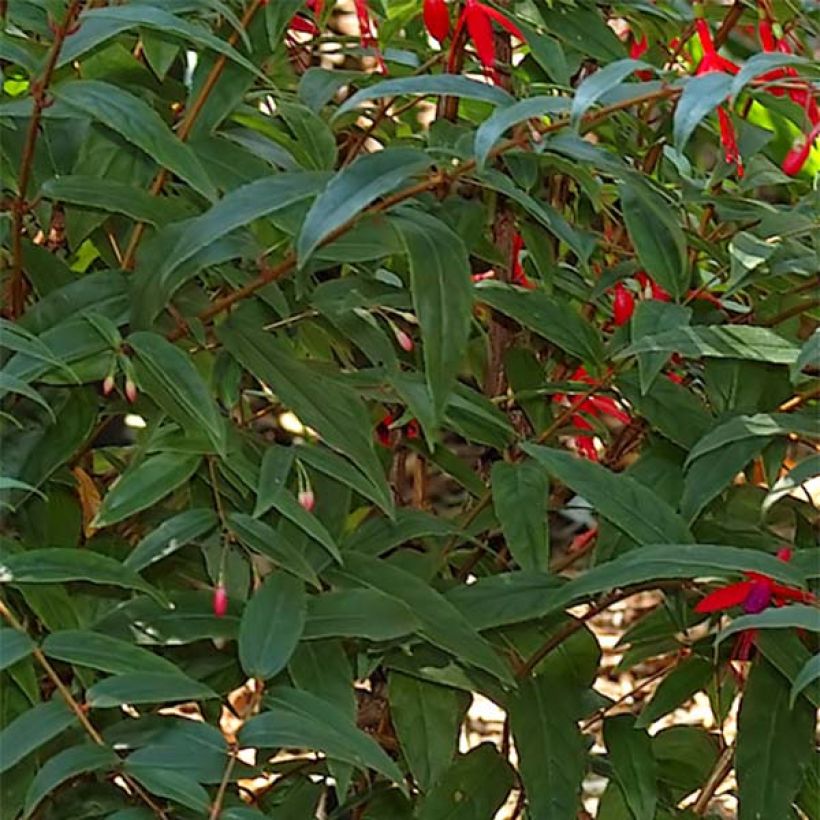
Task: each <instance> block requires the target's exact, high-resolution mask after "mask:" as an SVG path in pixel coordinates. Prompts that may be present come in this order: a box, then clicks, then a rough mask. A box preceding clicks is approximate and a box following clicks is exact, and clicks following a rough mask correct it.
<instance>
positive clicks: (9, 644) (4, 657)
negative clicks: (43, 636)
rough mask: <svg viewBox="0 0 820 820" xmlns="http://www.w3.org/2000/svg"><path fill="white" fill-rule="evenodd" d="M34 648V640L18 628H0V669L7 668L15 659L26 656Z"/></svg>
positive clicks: (15, 661)
mask: <svg viewBox="0 0 820 820" xmlns="http://www.w3.org/2000/svg"><path fill="white" fill-rule="evenodd" d="M33 649H34V641H32V640H31V638H29V636H28V635H26V633H25V632H21V631H20V630H19V629H0V670H2V669H8V667H9V666H11V665H12V664H15V663H17V661H19V660H22V659H23V658H27V657H28V656H29V655H30V654H31V652H32V650H33Z"/></svg>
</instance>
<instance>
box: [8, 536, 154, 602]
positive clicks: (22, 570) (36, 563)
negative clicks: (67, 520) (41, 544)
mask: <svg viewBox="0 0 820 820" xmlns="http://www.w3.org/2000/svg"><path fill="white" fill-rule="evenodd" d="M64 581H86V582H88V583H91V584H103V585H111V586H116V587H124V588H125V589H138V590H140V591H142V592H147V593H148V594H149V595H151V596H152V597H153V598H155V599H157V600H158V601H162V600H163V599H162V597H161V596H160V594H159V593H158V592H157V590H156V589H154V587H152V586H151V584H149V583H148V582H147V581H144V580H143V579H142V578H140V576H139V575H137V573H136V572H134V571H133V570H132V569H130V568H129V567H125V566H123V565H122V564H121V563H120V562H119V561H115V560H114V559H113V558H109V557H108V556H107V555H101V554H99V553H96V552H92V551H91V550H90V549H83V550H80V549H73V548H72V549H62V548H60V547H49V548H46V549H39V550H27V551H26V552H18V553H17V554H15V555H7V556H5V557H4V558H3V559H2V561H1V562H0V583H7V584H53V583H55V582H64Z"/></svg>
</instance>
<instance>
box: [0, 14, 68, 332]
mask: <svg viewBox="0 0 820 820" xmlns="http://www.w3.org/2000/svg"><path fill="white" fill-rule="evenodd" d="M82 5H83V2H82V0H72V2H71V4H70V5H69V7H68V9H67V10H66V13H65V17H64V18H63V22H62V23H61V24H60V25H59V26H58V27H57V28H56V29H55V31H54V42H53V43H52V44H51V50H50V51H49V53H48V57H47V59H46V64H45V67H44V68H43V73H42V76H41V77H39V78H38V79H36V80H33V81H32V83H31V85H30V88H31V96H32V99H33V101H34V108H33V110H32V112H31V117H30V118H29V121H28V131H27V132H26V141H25V143H24V144H23V153H22V159H21V160H20V174H19V178H18V182H17V198H16V199H15V200H14V205H13V208H12V228H11V275H10V277H9V283H8V301H7V305H8V315H9V318H11V319H16V318H17V317H18V316H19V315H20V314H21V313H22V312H23V307H24V304H25V298H26V286H25V282H24V280H23V217H24V215H25V213H26V211H27V210H28V208H27V206H26V192H27V190H28V184H29V180H30V179H31V170H32V166H33V164H34V150H35V148H36V145H37V135H38V134H39V133H40V120H41V119H42V116H43V109H45V108H46V107H47V106H48V104H49V103H48V100H47V95H48V88H49V86H50V85H51V79H52V77H53V76H54V71H55V69H56V67H57V59H58V57H59V56H60V51H62V48H63V43H64V42H65V39H66V37H67V36H68V35H69V33H70V32H71V31H72V29H73V28H74V23H75V21H76V19H77V16H78V15H79V13H80V10H81V9H82Z"/></svg>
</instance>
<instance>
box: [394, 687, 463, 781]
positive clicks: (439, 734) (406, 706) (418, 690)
mask: <svg viewBox="0 0 820 820" xmlns="http://www.w3.org/2000/svg"><path fill="white" fill-rule="evenodd" d="M388 699H389V701H390V718H391V720H392V721H393V725H394V726H395V727H396V733H397V734H398V738H399V742H400V744H401V749H402V752H403V754H404V757H405V758H406V759H407V763H408V765H409V767H410V771H411V772H412V773H413V777H414V778H415V779H416V782H417V783H418V784H419V787H420V788H421V790H422V791H424V792H427V791H429V789H430V787H431V786H433V785H434V784H435V783H436V782H437V781H438V780H439V779H440V777H441V775H442V774H443V773H444V772H445V771H446V770H447V768H448V767H449V765H450V763H451V762H452V760H453V756H454V755H455V753H456V751H457V748H458V734H459V727H460V725H461V721H462V719H463V716H464V708H465V706H466V704H465V702H464V697H463V695H462V693H460V692H458V690H456V689H451V688H450V687H447V686H438V685H437V684H435V683H428V682H426V681H423V680H420V679H419V678H416V677H411V676H410V675H403V674H402V673H401V672H391V673H390V678H389V688H388Z"/></svg>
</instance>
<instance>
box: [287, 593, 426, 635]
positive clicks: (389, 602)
mask: <svg viewBox="0 0 820 820" xmlns="http://www.w3.org/2000/svg"><path fill="white" fill-rule="evenodd" d="M420 628H421V622H420V621H419V619H418V618H416V616H415V615H414V614H413V611H412V610H411V609H410V607H408V606H407V604H405V603H403V602H402V601H400V600H399V599H398V598H394V597H391V596H390V595H385V594H384V593H382V592H379V591H378V590H375V589H342V590H338V591H336V592H324V593H322V594H321V595H311V596H310V597H309V598H308V608H307V618H306V620H305V630H304V633H303V635H302V637H303V638H304V639H305V640H315V639H318V638H337V637H338V638H367V639H369V640H371V641H390V640H393V639H395V638H403V637H404V636H406V635H410V634H412V633H413V632H416V631H417V630H419V629H420Z"/></svg>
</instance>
